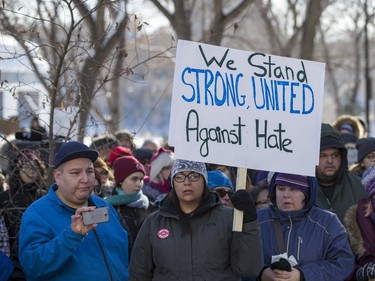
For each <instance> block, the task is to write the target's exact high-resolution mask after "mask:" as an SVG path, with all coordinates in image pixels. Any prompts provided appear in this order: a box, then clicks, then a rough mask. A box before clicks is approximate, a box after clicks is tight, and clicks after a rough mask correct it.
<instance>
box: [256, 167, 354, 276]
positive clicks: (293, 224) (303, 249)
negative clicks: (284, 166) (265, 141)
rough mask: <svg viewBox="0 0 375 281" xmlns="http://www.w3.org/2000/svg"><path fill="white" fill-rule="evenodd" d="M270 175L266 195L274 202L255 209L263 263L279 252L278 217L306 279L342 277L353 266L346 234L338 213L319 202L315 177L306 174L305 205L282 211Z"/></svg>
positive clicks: (286, 243)
mask: <svg viewBox="0 0 375 281" xmlns="http://www.w3.org/2000/svg"><path fill="white" fill-rule="evenodd" d="M275 178H276V174H275V175H274V176H273V178H272V180H271V182H270V185H269V196H270V198H271V202H272V203H273V205H271V206H270V208H265V209H260V210H259V211H258V220H259V224H260V229H261V236H262V242H263V254H264V262H265V266H267V267H268V266H270V264H271V257H272V256H274V255H278V254H282V253H279V250H278V244H277V240H276V233H275V223H274V221H275V220H277V219H278V220H280V223H281V228H282V233H283V238H284V242H285V247H286V252H287V254H288V257H289V256H290V255H293V256H294V257H295V258H296V260H297V262H298V265H297V266H296V267H297V268H298V269H299V270H300V271H302V273H303V275H304V277H305V280H306V281H317V280H319V281H324V280H327V281H328V280H329V281H333V280H335V281H342V280H345V278H346V277H347V276H348V275H349V274H350V273H351V271H352V269H353V266H354V256H353V254H352V251H351V248H350V245H349V242H348V236H347V233H346V231H345V228H344V226H343V225H342V224H341V222H340V220H339V219H338V217H337V216H336V215H335V214H333V213H331V212H329V211H326V210H324V209H321V208H320V207H318V206H315V205H314V203H315V201H316V196H317V195H316V194H317V188H316V180H315V178H309V182H310V186H311V188H310V195H309V200H308V202H307V203H306V205H305V207H304V208H303V209H302V210H299V211H287V212H285V211H281V210H279V209H278V208H277V207H276V200H275V188H274V187H273V186H274V181H275Z"/></svg>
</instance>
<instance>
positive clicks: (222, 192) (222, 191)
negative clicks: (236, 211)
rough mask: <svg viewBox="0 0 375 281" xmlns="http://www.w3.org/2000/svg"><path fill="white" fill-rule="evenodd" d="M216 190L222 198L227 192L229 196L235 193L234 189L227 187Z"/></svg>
mask: <svg viewBox="0 0 375 281" xmlns="http://www.w3.org/2000/svg"><path fill="white" fill-rule="evenodd" d="M215 192H216V193H217V195H219V196H220V197H221V198H223V197H225V195H227V194H228V196H229V197H230V196H231V195H232V194H233V191H232V190H225V189H215Z"/></svg>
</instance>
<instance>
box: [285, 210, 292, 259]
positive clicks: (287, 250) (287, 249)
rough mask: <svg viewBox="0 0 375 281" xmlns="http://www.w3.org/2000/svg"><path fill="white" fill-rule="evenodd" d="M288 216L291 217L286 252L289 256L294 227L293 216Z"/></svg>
mask: <svg viewBox="0 0 375 281" xmlns="http://www.w3.org/2000/svg"><path fill="white" fill-rule="evenodd" d="M288 218H289V222H290V228H289V232H288V239H287V243H286V253H287V255H288V257H289V241H290V235H291V233H292V229H293V222H292V218H291V217H290V216H289V215H288Z"/></svg>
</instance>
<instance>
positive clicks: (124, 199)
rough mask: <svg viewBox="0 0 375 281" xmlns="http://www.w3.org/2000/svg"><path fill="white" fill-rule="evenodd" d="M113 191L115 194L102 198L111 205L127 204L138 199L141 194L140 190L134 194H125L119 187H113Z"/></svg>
mask: <svg viewBox="0 0 375 281" xmlns="http://www.w3.org/2000/svg"><path fill="white" fill-rule="evenodd" d="M115 192H116V193H117V195H112V196H108V197H105V198H104V200H105V201H107V202H108V203H110V204H111V205H112V206H119V205H128V204H129V203H131V202H134V201H137V200H139V199H140V198H141V197H142V195H143V193H142V191H139V192H138V193H134V194H125V193H124V192H123V191H122V189H121V188H119V187H116V188H115Z"/></svg>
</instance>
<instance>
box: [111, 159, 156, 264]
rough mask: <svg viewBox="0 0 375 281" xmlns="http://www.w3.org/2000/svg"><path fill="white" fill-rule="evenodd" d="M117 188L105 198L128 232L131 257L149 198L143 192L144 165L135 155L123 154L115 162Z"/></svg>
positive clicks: (114, 170)
mask: <svg viewBox="0 0 375 281" xmlns="http://www.w3.org/2000/svg"><path fill="white" fill-rule="evenodd" d="M113 172H114V176H115V185H116V187H115V189H114V190H113V193H112V195H111V196H108V197H106V198H104V200H106V201H107V202H108V203H110V204H111V205H112V206H113V207H114V208H115V209H116V210H117V212H118V214H119V216H120V219H121V223H122V226H123V227H124V228H125V230H126V231H127V233H128V243H129V244H128V245H129V258H130V255H131V252H132V247H133V244H134V241H135V238H136V237H137V234H138V231H139V229H140V227H141V226H142V223H143V221H144V220H145V218H146V215H147V209H148V206H149V200H148V198H147V196H145V195H144V194H143V193H142V187H143V178H144V176H145V174H146V172H145V169H144V168H143V165H142V164H141V163H140V162H139V161H138V160H137V159H136V158H135V157H134V156H122V157H119V158H117V159H116V160H115V162H114V163H113Z"/></svg>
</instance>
